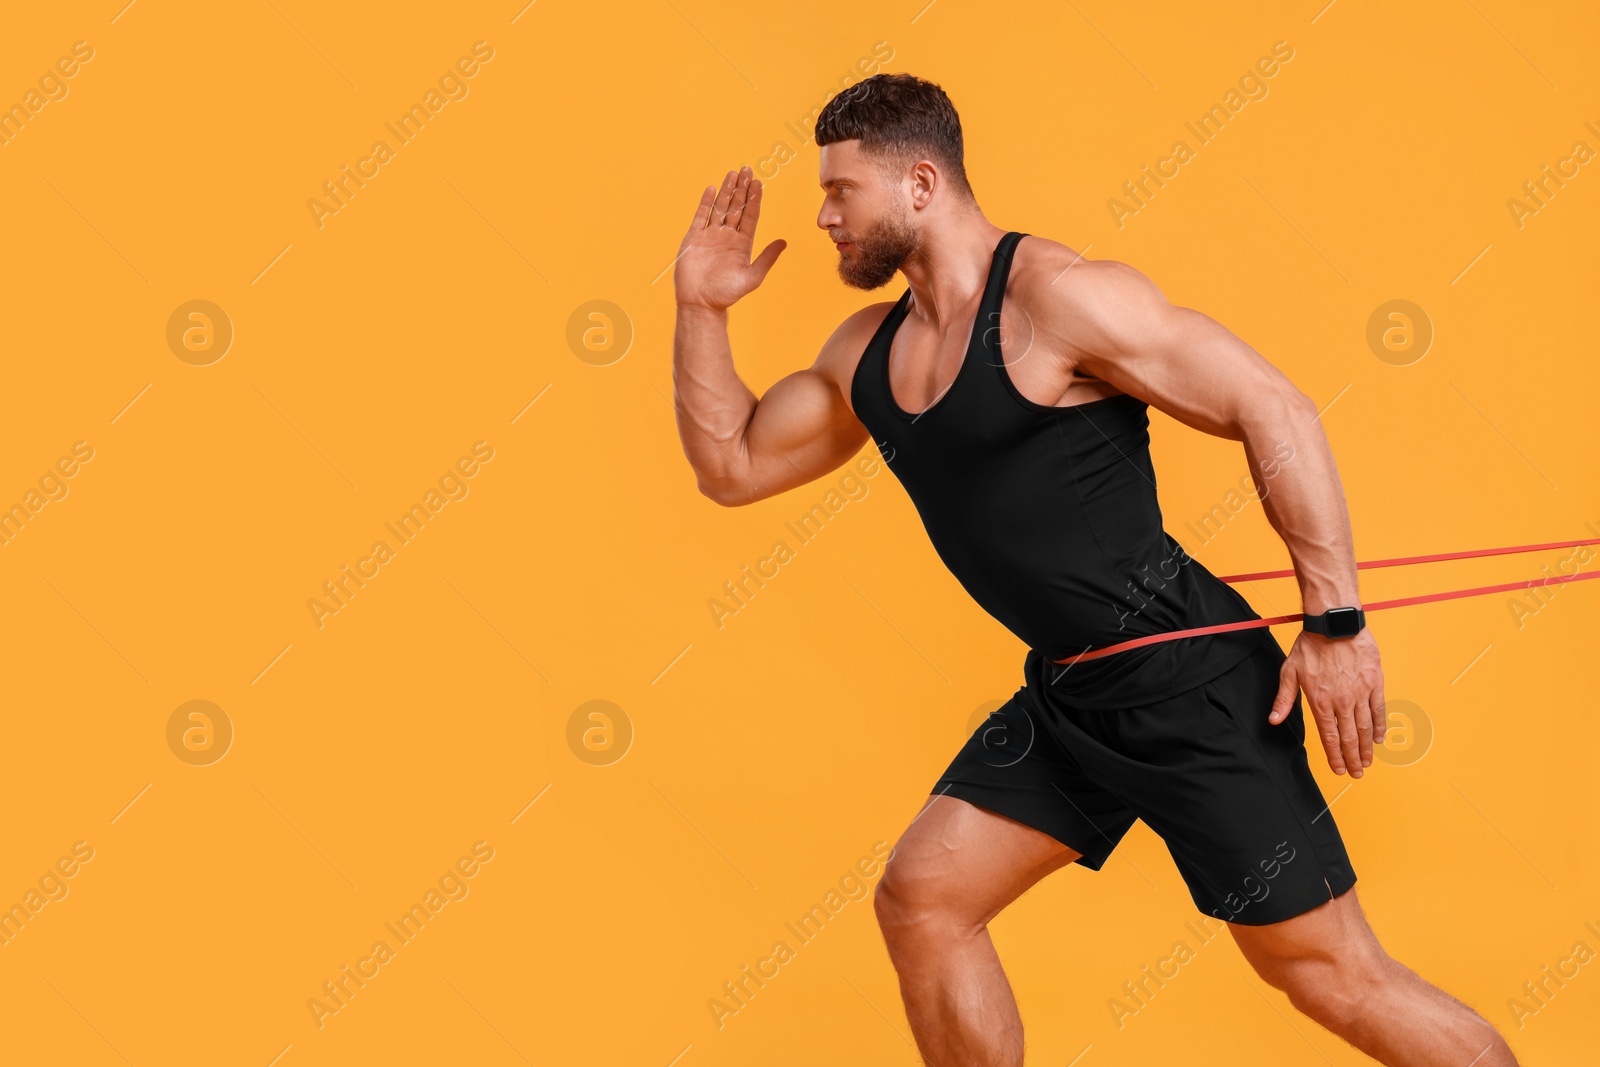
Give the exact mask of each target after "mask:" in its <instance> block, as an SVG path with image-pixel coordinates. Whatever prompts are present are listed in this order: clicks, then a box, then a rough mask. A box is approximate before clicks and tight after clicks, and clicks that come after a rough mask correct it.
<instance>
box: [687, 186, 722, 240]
mask: <svg viewBox="0 0 1600 1067" xmlns="http://www.w3.org/2000/svg"><path fill="white" fill-rule="evenodd" d="M716 199H717V187H716V186H715V185H708V186H706V187H705V189H704V190H702V191H701V193H700V206H699V207H697V208H695V209H694V221H693V222H691V223H690V224H689V229H690V230H703V229H705V228H706V223H707V222H709V221H711V205H712V204H713V203H715V202H716Z"/></svg>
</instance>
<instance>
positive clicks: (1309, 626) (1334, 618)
mask: <svg viewBox="0 0 1600 1067" xmlns="http://www.w3.org/2000/svg"><path fill="white" fill-rule="evenodd" d="M1300 624H1301V626H1302V627H1303V628H1304V629H1305V631H1306V633H1312V634H1321V635H1322V636H1323V637H1354V636H1355V635H1356V634H1358V633H1360V632H1361V631H1362V629H1363V628H1364V627H1365V626H1366V625H1367V613H1366V612H1364V611H1362V610H1361V609H1360V608H1329V609H1328V610H1327V611H1324V612H1323V613H1322V614H1321V615H1306V616H1304V617H1303V618H1302V619H1301V620H1300Z"/></svg>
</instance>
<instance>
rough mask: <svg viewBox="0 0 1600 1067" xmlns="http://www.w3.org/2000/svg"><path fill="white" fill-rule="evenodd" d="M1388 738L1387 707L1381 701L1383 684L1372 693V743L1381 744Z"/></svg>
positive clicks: (1382, 700) (1380, 683) (1379, 684)
mask: <svg viewBox="0 0 1600 1067" xmlns="http://www.w3.org/2000/svg"><path fill="white" fill-rule="evenodd" d="M1388 736H1389V706H1388V704H1387V703H1386V702H1385V701H1384V699H1383V683H1382V682H1379V683H1378V688H1376V689H1374V690H1373V691H1372V743H1373V744H1375V745H1381V744H1383V740H1384V738H1386V737H1388Z"/></svg>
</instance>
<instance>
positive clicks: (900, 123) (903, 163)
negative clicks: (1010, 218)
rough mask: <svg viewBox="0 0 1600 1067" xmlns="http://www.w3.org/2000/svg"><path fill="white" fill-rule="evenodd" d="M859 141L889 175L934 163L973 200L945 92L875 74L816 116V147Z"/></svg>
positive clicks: (905, 77)
mask: <svg viewBox="0 0 1600 1067" xmlns="http://www.w3.org/2000/svg"><path fill="white" fill-rule="evenodd" d="M853 140H859V141H860V142H861V147H862V149H863V150H864V151H866V152H867V154H869V155H871V156H873V157H874V158H876V159H877V160H878V161H879V163H880V165H881V166H882V167H883V168H884V170H885V172H893V171H895V170H902V169H903V168H906V167H909V166H910V165H911V164H912V163H914V162H915V161H917V160H919V159H931V160H933V161H934V162H935V163H937V164H939V165H940V166H941V167H942V168H943V170H944V173H945V176H946V177H948V178H949V179H950V180H951V181H952V182H953V183H954V184H955V186H956V188H958V189H960V190H961V191H962V192H963V193H964V194H965V195H966V197H967V198H968V199H972V198H973V194H972V185H971V183H969V182H968V181H967V170H966V166H965V164H964V162H963V155H964V153H963V146H962V139H961V118H960V116H959V115H957V114H956V109H955V105H954V104H952V103H950V98H949V97H948V96H946V95H945V92H944V90H943V89H941V88H939V86H937V85H935V84H934V83H933V82H930V81H924V80H923V79H921V78H918V77H916V76H915V75H912V74H887V73H886V74H874V75H873V76H872V77H870V78H868V79H867V80H866V81H863V82H858V83H856V84H855V85H852V86H851V87H850V88H848V89H846V90H844V91H843V92H841V93H840V94H839V95H837V96H835V97H834V98H833V99H832V100H829V101H828V103H827V106H826V107H824V108H823V109H822V113H821V114H820V115H818V116H817V127H816V142H817V147H819V148H820V147H822V146H823V145H825V144H832V143H833V142H835V141H853Z"/></svg>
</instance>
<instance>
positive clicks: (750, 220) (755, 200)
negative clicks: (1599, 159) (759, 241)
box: [739, 178, 761, 240]
mask: <svg viewBox="0 0 1600 1067" xmlns="http://www.w3.org/2000/svg"><path fill="white" fill-rule="evenodd" d="M760 220H761V179H760V178H752V179H751V180H750V195H749V197H748V198H746V200H745V202H744V214H742V215H740V216H739V232H740V233H742V234H744V235H745V236H746V237H748V238H750V239H751V240H755V236H756V223H757V222H759V221H760Z"/></svg>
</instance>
